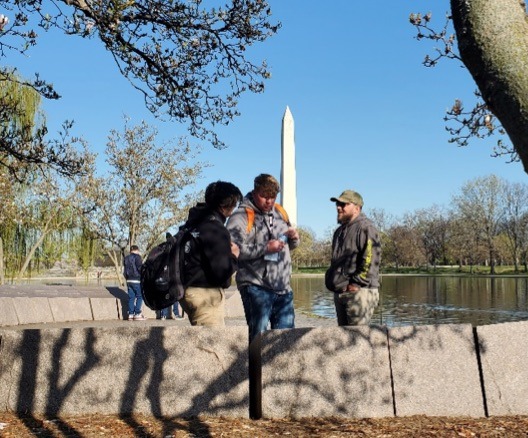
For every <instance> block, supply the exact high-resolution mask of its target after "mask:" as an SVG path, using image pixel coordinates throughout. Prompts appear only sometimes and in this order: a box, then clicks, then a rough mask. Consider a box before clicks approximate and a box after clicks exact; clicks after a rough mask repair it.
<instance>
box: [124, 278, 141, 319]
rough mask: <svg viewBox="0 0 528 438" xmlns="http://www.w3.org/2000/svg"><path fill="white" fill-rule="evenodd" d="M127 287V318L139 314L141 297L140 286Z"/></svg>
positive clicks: (130, 285) (129, 284)
mask: <svg viewBox="0 0 528 438" xmlns="http://www.w3.org/2000/svg"><path fill="white" fill-rule="evenodd" d="M127 287H128V316H129V317H132V316H134V315H139V314H141V306H142V305H143V296H142V295H141V284H139V283H127Z"/></svg>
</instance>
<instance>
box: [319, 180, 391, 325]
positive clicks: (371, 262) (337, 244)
mask: <svg viewBox="0 0 528 438" xmlns="http://www.w3.org/2000/svg"><path fill="white" fill-rule="evenodd" d="M330 201H332V202H335V204H336V209H337V222H338V223H339V224H340V226H339V228H338V229H337V230H336V231H335V233H334V236H333V238H332V260H331V263H330V268H328V270H327V271H326V275H325V284H326V287H327V288H328V289H329V290H330V291H332V292H334V304H335V308H336V314H337V323H338V325H340V326H343V325H367V324H368V323H369V322H370V319H371V318H372V314H373V313H374V309H375V308H376V307H377V305H378V302H379V292H378V287H379V266H380V261H381V242H380V238H379V234H378V230H377V229H376V227H375V226H374V224H373V223H372V221H371V220H370V219H368V218H367V217H366V216H365V214H364V213H363V212H362V208H363V198H362V197H361V195H360V194H359V193H357V192H355V191H353V190H345V191H344V192H343V193H341V195H339V196H338V197H336V198H335V197H334V198H330Z"/></svg>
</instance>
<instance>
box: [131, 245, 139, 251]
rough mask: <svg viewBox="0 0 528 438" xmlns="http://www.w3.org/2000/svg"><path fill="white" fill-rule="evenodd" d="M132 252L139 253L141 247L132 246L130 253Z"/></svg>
mask: <svg viewBox="0 0 528 438" xmlns="http://www.w3.org/2000/svg"><path fill="white" fill-rule="evenodd" d="M132 251H139V246H137V245H132V246H131V247H130V252H132Z"/></svg>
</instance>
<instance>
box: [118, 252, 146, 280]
mask: <svg viewBox="0 0 528 438" xmlns="http://www.w3.org/2000/svg"><path fill="white" fill-rule="evenodd" d="M142 264H143V261H142V260H141V256H140V255H139V254H136V253H133V252H132V253H130V254H128V255H127V256H126V257H125V260H124V261H123V275H124V276H125V278H126V280H127V281H132V282H138V281H140V279H141V265H142Z"/></svg>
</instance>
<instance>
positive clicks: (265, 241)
mask: <svg viewBox="0 0 528 438" xmlns="http://www.w3.org/2000/svg"><path fill="white" fill-rule="evenodd" d="M279 190H280V187H279V183H278V181H277V180H276V179H275V178H274V177H273V176H271V175H268V174H264V173H263V174H260V175H258V176H257V177H256V178H255V180H254V186H253V191H252V192H250V193H248V194H247V195H246V196H245V197H244V199H243V201H242V202H241V204H240V207H239V208H238V209H237V210H236V211H235V212H234V213H233V215H232V216H231V218H230V219H229V221H228V222H227V228H228V230H229V232H230V233H231V239H232V240H233V242H234V243H236V244H237V245H238V246H239V247H240V256H239V258H238V271H237V275H236V282H237V287H238V290H239V291H240V295H241V298H242V303H243V305H244V312H245V315H246V322H247V323H248V326H249V340H250V342H251V341H252V340H253V338H254V337H255V336H256V335H257V334H259V333H260V332H262V331H264V330H266V329H267V327H268V324H270V326H271V328H272V329H283V328H293V327H294V326H295V314H294V309H293V291H292V289H291V286H290V279H291V273H292V261H291V256H290V251H291V250H293V249H294V248H296V247H297V246H298V245H299V233H298V232H297V230H296V229H295V228H294V227H292V226H291V224H290V222H289V220H288V215H287V213H286V212H285V211H284V209H283V208H282V206H280V205H279V204H276V203H275V199H276V198H277V194H278V193H279Z"/></svg>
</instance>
